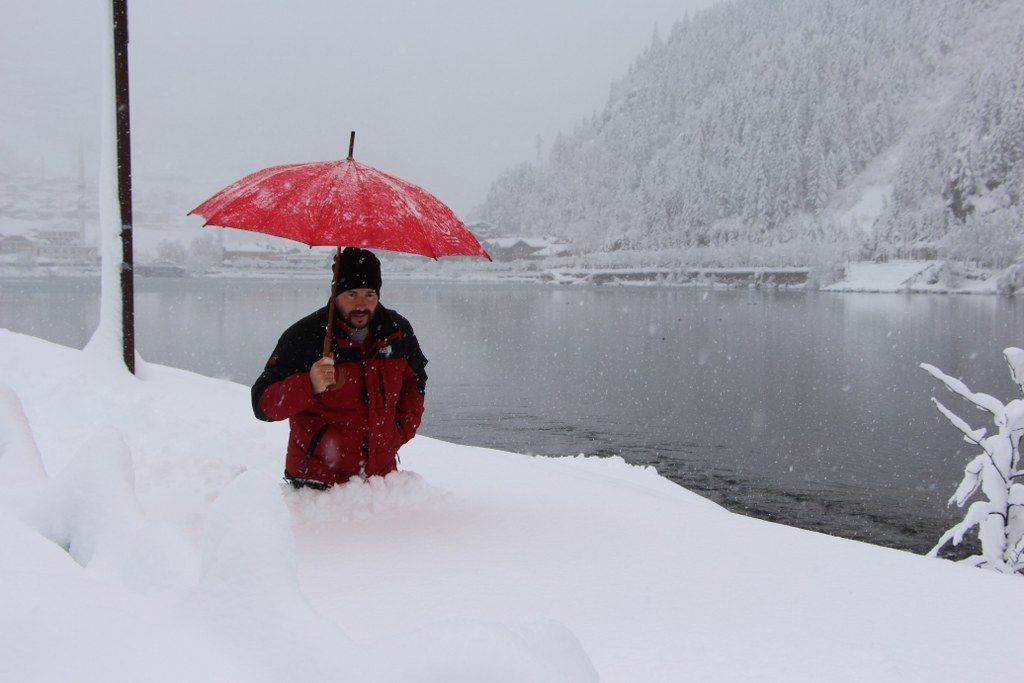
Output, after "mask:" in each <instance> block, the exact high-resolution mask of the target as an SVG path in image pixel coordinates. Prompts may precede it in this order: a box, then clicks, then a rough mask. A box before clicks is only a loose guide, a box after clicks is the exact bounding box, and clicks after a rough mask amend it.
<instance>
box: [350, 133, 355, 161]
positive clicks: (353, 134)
mask: <svg viewBox="0 0 1024 683" xmlns="http://www.w3.org/2000/svg"><path fill="white" fill-rule="evenodd" d="M355 148H356V132H355V131H352V133H351V134H350V135H349V136H348V160H349V161H352V152H353V151H355Z"/></svg>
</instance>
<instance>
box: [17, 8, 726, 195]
mask: <svg viewBox="0 0 1024 683" xmlns="http://www.w3.org/2000/svg"><path fill="white" fill-rule="evenodd" d="M712 2H713V0H632V1H629V0H614V1H612V0H596V1H589V2H588V1H587V0H556V1H554V2H544V1H539V0H523V1H520V2H514V3H496V2H481V1H480V0H476V1H473V0H425V1H422V2H414V1H404V2H351V1H349V0H334V1H331V0H293V1H291V2H285V1H273V0H257V1H250V2H246V1H244V0H176V1H174V2H166V1H161V0H129V26H130V40H131V43H130V48H129V49H130V60H131V62H130V68H131V89H132V91H131V97H132V99H131V107H132V109H131V115H132V149H133V167H134V169H133V170H134V180H135V184H136V187H138V188H139V190H140V191H146V190H149V191H153V190H163V189H169V190H171V191H173V192H175V193H176V194H178V195H179V196H180V197H181V198H182V200H183V201H185V202H186V203H189V202H191V203H193V204H194V203H198V202H199V201H200V200H202V199H204V198H205V197H206V196H207V195H208V194H212V193H213V192H214V191H216V190H217V189H220V187H221V186H223V185H226V184H227V183H229V182H232V181H234V180H236V179H237V178H239V177H241V176H242V175H245V174H247V173H250V172H252V171H254V170H257V169H259V168H262V167H264V166H269V165H272V164H277V163H290V162H300V161H317V160H324V159H336V158H343V157H344V156H345V154H346V152H347V141H348V131H349V130H356V131H357V140H356V155H355V156H356V158H357V159H359V160H360V161H362V162H364V163H368V164H371V165H373V166H377V167H378V168H380V169H382V170H385V171H387V172H389V173H393V174H395V175H399V176H401V177H404V178H406V179H407V180H410V181H411V182H414V183H417V184H420V185H423V186H424V187H425V188H427V189H428V190H430V191H431V192H434V193H435V194H437V195H438V196H439V197H441V199H443V200H445V201H446V202H448V203H449V204H450V205H451V206H452V207H453V208H454V209H455V210H456V211H457V212H459V213H462V214H465V213H466V212H468V211H469V210H470V209H472V207H473V206H475V205H477V204H478V203H479V202H481V201H482V200H483V198H484V195H485V193H486V191H487V188H488V186H489V184H490V182H491V181H492V180H493V179H494V177H495V176H496V175H497V174H498V173H500V172H501V171H502V170H503V169H505V168H507V167H508V166H510V165H511V164H514V163H517V162H520V161H533V160H534V159H535V158H536V141H537V136H538V135H540V136H541V139H542V143H543V144H542V149H543V151H544V153H546V151H547V148H548V146H549V144H550V142H551V141H552V139H553V138H554V136H555V134H556V133H557V132H558V131H559V130H562V131H568V130H570V129H571V128H572V126H573V125H574V124H575V123H576V122H577V121H578V120H580V119H581V118H583V117H584V116H589V115H590V114H591V113H592V112H594V111H599V110H600V109H601V108H602V107H603V105H604V103H605V100H606V98H607V95H608V88H609V85H610V83H611V81H612V80H613V79H616V78H618V77H620V76H621V75H622V74H624V73H625V71H626V70H627V69H628V68H629V65H630V64H631V63H632V62H633V61H634V59H635V58H636V57H637V55H638V54H639V53H640V51H641V50H642V49H643V48H644V47H645V46H646V45H647V44H648V43H649V42H650V39H651V36H652V34H653V32H654V29H655V26H656V25H657V27H658V29H659V33H660V34H661V35H662V36H663V37H664V36H665V35H666V34H667V33H668V31H669V29H670V28H671V25H672V23H673V22H674V21H675V20H676V19H678V18H681V17H682V16H684V15H685V14H686V12H688V11H689V12H693V11H694V10H696V9H699V8H702V7H705V6H707V5H709V4H711V3H712ZM108 16H109V0H77V1H76V0H34V1H33V0H5V2H4V3H2V5H0V130H2V131H3V132H2V137H0V170H5V171H21V172H29V173H46V174H47V175H72V174H74V173H76V172H77V165H78V157H79V150H80V149H81V150H82V154H83V155H84V159H85V166H86V172H87V173H88V174H89V175H91V176H95V175H96V165H97V164H98V150H97V146H98V134H99V133H98V131H99V120H98V116H99V101H98V93H99V89H100V88H99V86H100V73H99V68H100V67H99V65H100V58H101V52H100V50H101V49H102V48H101V40H100V39H101V36H103V25H102V23H101V22H104V21H106V20H107V19H108ZM183 208H184V209H185V210H187V209H190V208H192V206H191V205H190V206H187V207H183Z"/></svg>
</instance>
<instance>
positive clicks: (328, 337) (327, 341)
mask: <svg viewBox="0 0 1024 683" xmlns="http://www.w3.org/2000/svg"><path fill="white" fill-rule="evenodd" d="M340 272H341V247H338V251H337V253H335V254H334V278H333V279H332V280H331V300H330V301H328V302H327V329H326V330H324V355H323V357H324V358H327V357H330V358H334V309H335V308H337V307H336V306H335V305H334V299H335V298H336V297H337V296H338V274H339V273H340Z"/></svg>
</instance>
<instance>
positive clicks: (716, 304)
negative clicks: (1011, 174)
mask: <svg viewBox="0 0 1024 683" xmlns="http://www.w3.org/2000/svg"><path fill="white" fill-rule="evenodd" d="M97 295H98V282H97V281H95V280H89V279H72V278H48V279H44V280H33V281H26V280H22V281H12V280H8V281H2V282H0V327H7V328H9V329H12V330H15V331H19V332H25V333H28V334H33V335H36V336H39V337H43V338H46V339H50V340H53V341H56V342H59V343H61V344H66V345H69V346H75V347H81V346H82V345H84V343H85V341H86V340H87V339H88V336H89V334H90V333H91V331H92V329H93V328H94V326H95V324H96V320H97V316H98V301H97ZM326 296H327V283H319V282H310V281H267V280H238V279H231V280H228V279H224V280H219V279H188V278H185V279H174V280H170V279H169V280H161V279H139V280H137V282H136V302H137V303H136V306H137V340H138V349H139V352H140V353H141V354H142V356H143V357H144V358H145V359H146V360H148V361H151V362H156V363H163V364H167V365H173V366H178V367H183V368H187V369H190V370H194V371H197V372H200V373H203V374H206V375H212V376H215V377H224V378H228V379H232V380H235V381H238V382H242V383H245V384H250V383H251V382H252V381H253V380H254V379H255V378H256V376H257V375H258V374H259V372H260V370H261V369H262V366H263V363H264V361H265V360H266V357H267V356H268V355H269V353H270V351H271V349H272V348H273V346H274V344H275V342H276V340H277V337H278V336H279V335H280V333H281V332H282V331H283V330H284V328H285V327H286V326H287V325H289V324H290V323H292V322H293V321H294V320H296V319H297V318H299V317H301V316H302V315H304V314H306V313H308V312H310V311H312V310H313V309H314V308H316V307H318V306H322V305H323V304H324V301H325V300H326ZM381 300H382V302H383V303H384V304H385V305H387V306H390V307H392V308H395V309H397V310H398V311H400V312H401V313H403V314H404V315H405V316H406V317H408V318H409V319H410V321H411V322H412V323H413V325H414V327H415V328H416V332H417V335H418V336H419V338H420V342H421V345H422V347H423V349H424V352H425V353H426V355H427V357H428V358H429V359H430V364H429V365H428V366H427V371H428V374H429V375H430V380H429V383H428V387H427V414H426V416H425V418H424V424H423V428H422V430H421V431H422V433H425V434H428V435H430V436H436V437H439V438H442V439H446V440H450V441H455V442H459V443H465V444H474V445H480V446H490V447H494V448H500V449H505V450H511V451H518V452H523V453H532V454H538V455H575V454H578V453H586V454H588V455H620V456H622V457H623V458H625V459H626V460H627V461H629V462H632V463H637V464H644V465H653V466H655V467H656V468H657V469H658V471H659V472H660V473H662V474H663V475H665V476H666V477H669V478H670V479H672V480H674V481H676V482H678V483H680V484H682V485H684V486H686V487H688V488H690V489H692V490H695V491H698V492H700V493H702V494H704V495H706V496H707V497H709V498H712V499H713V500H716V501H718V502H720V503H721V504H723V505H724V506H726V507H728V508H729V509H732V510H736V511H740V512H744V513H746V514H750V515H754V516H757V517H761V518H765V519H770V520H774V521H778V522H782V523H785V524H790V525H794V526H799V527H804V528H808V529H814V530H818V531H823V532H826V533H831V534H835V535H840V536H845V537H848V538H854V539H859V540H867V541H870V542H873V543H878V544H881V545H888V546H893V547H900V548H906V549H910V550H914V551H919V552H920V551H924V550H927V549H928V548H929V547H931V545H932V544H933V543H934V542H935V540H936V539H937V538H938V536H939V535H940V534H941V532H942V530H943V529H945V528H946V527H948V526H950V525H951V524H952V523H953V522H955V521H956V520H957V519H959V515H958V511H957V510H948V509H947V508H946V500H947V499H948V498H949V496H950V495H951V494H952V492H953V490H954V488H955V486H956V484H957V482H958V481H959V478H960V476H961V473H962V469H963V467H964V465H965V464H966V462H967V460H968V459H969V457H970V455H971V449H970V447H969V446H968V445H967V444H964V443H963V442H962V441H960V440H959V438H958V437H957V434H958V433H957V432H956V431H955V430H954V429H953V428H952V427H951V426H949V425H948V424H947V423H945V421H944V419H943V418H941V416H939V415H938V414H937V413H936V411H935V409H934V408H933V406H932V405H931V403H930V401H929V397H930V396H932V395H935V396H938V397H940V399H943V400H944V402H945V403H947V405H949V406H950V407H951V408H953V409H954V410H956V411H957V412H959V413H960V414H961V415H962V416H964V417H965V418H966V419H968V420H969V421H971V422H972V424H973V426H975V427H977V426H981V425H985V426H988V425H989V424H990V423H989V422H987V421H986V419H985V415H984V414H983V413H979V412H977V411H975V410H974V409H973V408H970V407H968V406H966V405H965V404H964V403H963V402H962V401H960V400H958V399H956V398H955V397H953V396H952V395H950V394H948V393H947V392H946V391H945V390H944V389H942V388H941V387H939V386H938V385H937V383H936V382H935V381H934V380H932V379H931V378H930V377H929V376H928V375H927V374H926V373H925V372H924V371H922V370H920V369H918V367H917V366H918V363H921V362H928V363H932V364H934V365H937V366H938V367H939V368H941V369H943V370H945V371H946V372H948V373H950V374H952V375H955V376H959V377H961V378H963V379H964V380H965V381H967V383H968V384H969V385H970V386H972V387H973V388H974V389H975V390H979V391H985V392H987V393H992V394H994V395H996V396H997V397H1000V398H1002V399H1008V398H1011V397H1013V396H1014V389H1015V387H1014V385H1013V384H1012V383H1011V382H1010V380H1009V373H1008V372H1007V368H1006V366H1005V364H1004V362H1003V360H1002V356H1001V354H1000V351H1001V349H1003V348H1004V347H1006V346H1024V333H1022V331H1024V300H1021V299H1020V298H1018V299H1016V300H1014V299H1007V298H1003V297H991V296H976V297H967V296H940V295H920V294H917V295H906V294H893V295H886V294H825V293H816V292H774V291H751V290H698V289H671V288H635V289H634V288H612V287H605V288H601V287H545V286H538V285H498V284H495V285H480V284H472V285H467V284H437V283H423V282H413V281H400V280H390V281H389V280H388V279H387V278H385V285H384V288H383V291H382V299H381ZM253 428H254V429H258V428H259V424H258V423H256V422H255V421H254V424H253ZM283 448H284V444H282V452H283Z"/></svg>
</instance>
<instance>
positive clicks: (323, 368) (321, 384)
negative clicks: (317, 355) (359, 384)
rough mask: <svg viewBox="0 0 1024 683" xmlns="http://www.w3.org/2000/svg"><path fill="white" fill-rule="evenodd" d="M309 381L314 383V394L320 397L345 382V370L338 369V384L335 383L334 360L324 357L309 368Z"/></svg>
mask: <svg viewBox="0 0 1024 683" xmlns="http://www.w3.org/2000/svg"><path fill="white" fill-rule="evenodd" d="M309 381H310V382H312V383H313V394H314V395H319V394H322V393H324V392H325V391H329V390H331V389H334V388H335V387H336V386H337V385H341V384H344V382H345V368H338V382H337V384H335V382H334V359H333V358H331V357H330V356H324V357H323V358H321V359H320V360H318V361H317V362H315V363H313V366H312V367H310V368H309Z"/></svg>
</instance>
